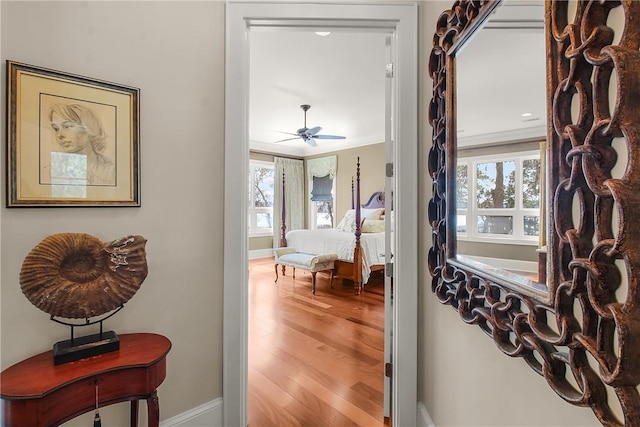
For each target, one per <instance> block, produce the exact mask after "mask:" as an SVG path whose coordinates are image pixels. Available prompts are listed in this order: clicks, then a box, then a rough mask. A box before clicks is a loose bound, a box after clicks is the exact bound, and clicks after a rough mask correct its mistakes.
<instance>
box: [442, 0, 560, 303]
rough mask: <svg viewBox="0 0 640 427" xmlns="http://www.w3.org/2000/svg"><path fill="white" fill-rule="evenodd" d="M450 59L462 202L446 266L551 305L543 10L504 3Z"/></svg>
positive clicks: (534, 5) (541, 3)
mask: <svg viewBox="0 0 640 427" xmlns="http://www.w3.org/2000/svg"><path fill="white" fill-rule="evenodd" d="M496 46H501V49H496V48H495V47H496ZM505 51H506V52H509V55H505V54H504V52H505ZM449 56H450V58H452V60H453V61H455V94H456V95H455V96H456V102H455V118H456V140H455V144H452V145H455V153H452V154H454V155H455V156H456V170H455V177H456V179H455V189H456V193H455V198H453V197H452V198H451V200H450V201H449V205H451V206H453V204H454V202H455V209H452V210H454V220H455V221H456V226H455V231H456V234H455V236H453V238H455V239H456V241H457V245H456V253H455V254H449V256H450V257H451V258H453V259H455V260H456V261H457V262H459V263H461V264H462V265H465V266H466V267H467V268H470V269H476V270H482V271H491V273H492V274H493V275H494V276H496V277H499V278H500V279H502V280H504V281H505V282H506V283H510V284H511V286H513V287H515V288H516V289H520V288H522V289H523V291H528V292H530V293H531V294H532V296H536V297H541V298H543V299H545V297H546V296H547V295H548V292H547V287H546V235H545V230H546V228H545V227H544V224H545V221H544V219H545V203H544V199H543V197H544V193H543V192H542V191H541V190H542V187H541V185H540V184H541V182H544V179H543V178H544V175H543V173H544V164H545V152H546V139H547V135H546V133H547V126H546V125H547V119H546V114H547V112H546V99H547V92H546V91H547V89H546V61H545V57H546V53H545V39H544V1H543V0H540V1H527V2H521V1H517V2H514V1H509V0H507V1H504V2H502V3H501V4H499V5H498V6H497V7H496V8H495V9H493V11H492V12H491V13H490V14H489V16H488V17H487V19H486V20H485V21H484V23H483V25H481V26H480V27H479V28H478V29H477V30H476V31H475V32H474V34H473V37H471V38H470V39H469V40H467V41H466V43H464V44H463V45H460V46H459V47H458V48H457V49H455V51H454V52H451V53H450V55H449ZM479 82H481V83H480V84H479ZM487 100H491V102H487ZM452 151H453V150H452ZM450 196H452V195H450Z"/></svg>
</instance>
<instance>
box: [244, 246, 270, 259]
mask: <svg viewBox="0 0 640 427" xmlns="http://www.w3.org/2000/svg"><path fill="white" fill-rule="evenodd" d="M272 256H273V248H269V249H256V250H253V251H249V259H256V258H269V257H272Z"/></svg>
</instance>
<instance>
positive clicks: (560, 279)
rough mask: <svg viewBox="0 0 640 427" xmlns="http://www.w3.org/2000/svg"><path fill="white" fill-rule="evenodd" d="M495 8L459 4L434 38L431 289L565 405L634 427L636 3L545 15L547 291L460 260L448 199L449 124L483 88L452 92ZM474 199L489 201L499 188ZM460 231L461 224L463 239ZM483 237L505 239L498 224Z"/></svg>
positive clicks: (561, 5)
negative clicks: (527, 368) (468, 98)
mask: <svg viewBox="0 0 640 427" xmlns="http://www.w3.org/2000/svg"><path fill="white" fill-rule="evenodd" d="M507 1H508V0H507ZM521 3H531V2H528V1H524V2H521ZM499 6H500V2H499V1H487V2H475V1H456V2H455V3H454V4H453V6H452V8H451V9H450V10H446V11H444V12H443V13H442V14H441V15H440V17H439V19H438V21H437V25H436V30H435V34H434V37H433V48H432V51H431V55H430V57H429V73H430V76H431V78H432V80H433V92H432V99H431V103H430V105H429V117H428V119H429V122H430V123H431V126H432V128H433V138H432V139H433V144H432V147H431V149H430V151H429V158H428V167H429V174H430V176H431V178H432V181H433V187H432V189H433V191H432V198H431V200H430V201H429V207H428V214H429V221H430V223H431V225H432V230H433V231H432V246H431V248H430V250H429V254H428V259H427V262H428V266H429V271H430V273H431V276H432V281H431V288H432V291H433V293H434V295H435V297H436V298H438V300H439V301H440V302H442V303H443V304H448V305H451V306H452V307H453V308H455V309H456V311H457V312H458V313H459V315H460V316H461V318H462V320H463V321H464V322H466V323H469V324H475V325H477V326H479V327H480V329H481V330H482V331H483V332H485V333H486V334H487V335H489V336H490V337H491V338H492V339H493V340H494V343H495V344H496V346H497V347H498V348H499V349H500V350H501V351H502V352H503V353H505V354H507V355H509V356H511V357H521V358H522V359H523V360H524V361H525V362H526V363H527V364H528V365H529V366H530V367H531V368H532V369H533V371H534V372H536V373H537V374H539V375H542V376H544V377H545V379H546V381H547V383H548V384H549V385H550V387H551V388H552V389H553V390H554V391H555V392H556V393H557V394H558V395H559V396H560V397H561V398H563V399H564V400H566V401H567V402H569V403H572V404H575V405H579V406H586V407H590V408H591V409H592V411H593V413H594V415H595V416H596V417H597V419H598V421H600V422H601V423H602V424H603V425H611V426H614V425H616V426H617V425H638V424H640V393H638V385H639V384H640V359H638V357H637V354H638V352H640V322H639V321H638V319H640V303H639V302H638V298H637V295H638V293H639V290H640V289H638V287H639V284H640V250H638V247H639V246H638V245H639V243H638V242H640V225H639V224H640V218H639V217H638V214H637V212H640V102H638V99H640V85H639V83H638V82H640V52H639V47H640V26H638V25H637V22H638V20H640V2H636V1H627V2H610V1H607V2H593V1H586V0H584V1H583V0H578V1H573V2H566V1H557V0H550V1H545V4H544V8H545V13H544V17H545V18H544V22H545V26H544V28H545V29H544V37H545V65H546V98H545V105H546V117H547V131H546V145H545V146H544V151H545V156H544V162H542V163H541V164H542V165H544V168H546V172H545V171H543V170H542V169H541V171H540V174H541V176H543V177H544V179H543V180H541V181H540V187H541V189H542V192H543V195H542V196H541V197H540V200H541V202H544V203H540V205H541V206H544V208H545V211H546V212H545V213H544V214H543V216H544V217H545V218H546V220H545V221H542V220H541V221H540V224H541V225H542V226H545V227H546V232H544V236H545V239H544V241H543V242H541V243H545V244H546V246H547V249H548V251H547V253H546V262H543V263H542V264H541V266H542V267H546V268H545V272H546V276H547V277H546V280H545V281H544V285H546V286H543V287H539V288H536V286H529V285H527V284H526V283H523V281H522V280H521V279H520V277H523V275H511V274H509V273H510V272H509V271H508V270H507V269H496V268H490V267H488V265H487V264H483V265H479V266H478V265H475V264H474V263H473V262H471V261H468V260H465V259H464V256H465V255H464V254H461V253H459V252H458V247H459V246H461V245H460V242H461V241H462V240H461V241H460V242H459V241H458V231H459V230H458V225H459V224H460V222H458V221H457V218H458V208H459V207H460V206H459V204H458V207H456V202H457V201H459V200H456V195H458V190H461V189H464V185H462V187H461V186H460V185H458V183H457V180H458V175H457V167H458V164H457V159H458V154H459V153H460V152H461V151H463V150H464V149H463V148H462V145H461V144H459V143H461V142H462V141H463V139H464V137H463V136H462V135H463V134H464V133H465V132H466V129H465V128H464V127H462V126H467V125H466V124H464V125H462V124H463V123H464V120H465V119H464V118H463V117H459V116H458V115H457V114H456V111H458V110H460V111H464V108H463V107H460V104H461V103H463V102H465V101H464V97H465V96H468V93H470V92H472V91H474V90H476V89H479V88H480V87H481V86H483V85H486V84H487V82H486V80H484V79H482V78H476V79H475V81H474V82H472V83H471V85H470V86H469V87H468V88H464V86H463V87H460V86H459V85H457V83H458V82H457V74H456V71H457V68H460V67H462V66H463V64H462V63H460V62H459V60H460V59H461V58H463V57H464V55H466V54H469V51H472V50H473V49H475V48H474V42H475V41H476V40H475V38H476V37H481V35H480V33H479V32H478V31H482V30H480V28H481V27H482V25H483V23H485V22H486V21H487V22H490V17H491V16H492V14H493V13H494V10H495V11H496V13H498V12H497V11H498V9H496V8H497V7H499ZM493 49H494V50H495V52H496V53H497V54H498V55H499V56H500V57H503V58H514V57H515V54H516V53H517V51H518V50H521V49H523V47H522V46H519V47H511V48H510V47H509V46H508V43H507V42H505V41H504V40H498V41H494V46H493ZM489 65H493V64H487V66H489ZM503 70H504V69H503ZM507 73H513V71H511V72H507ZM511 77H512V76H511ZM516 77H519V76H516ZM519 84H520V85H521V86H522V87H525V86H526V85H527V82H526V81H522V80H520V82H519ZM463 85H464V84H463ZM503 86H504V85H503V83H500V87H503ZM463 92H464V93H463ZM495 101H496V99H495V97H494V96H490V97H488V99H487V95H485V99H484V100H483V102H484V105H489V104H492V103H494V102H495ZM458 107H460V108H458ZM518 112H519V113H522V112H520V111H518ZM494 115H495V114H494ZM459 124H460V126H458V125H459ZM459 130H462V131H463V132H460V133H458V131H459ZM485 133H486V132H485ZM476 154H477V153H476ZM491 156H492V157H490V158H489V159H490V160H491V159H493V161H488V160H484V159H482V161H481V162H480V164H483V165H484V164H488V165H486V166H482V168H483V169H481V171H483V172H484V173H485V174H487V175H490V174H493V175H495V178H494V179H493V181H494V182H495V181H499V179H498V178H497V176H498V174H499V172H498V170H497V169H498V168H499V167H501V168H502V172H501V173H502V175H503V181H502V185H503V188H506V187H507V186H508V185H509V182H508V179H507V181H506V183H505V181H504V176H505V170H506V169H507V168H508V167H511V166H507V165H506V164H502V166H496V164H497V163H498V162H497V161H496V160H495V158H494V154H493V153H492V154H491ZM460 158H462V156H461V157H460ZM491 163H493V166H491ZM523 164H524V163H523ZM473 168H474V170H476V171H477V165H475V166H473ZM492 168H493V169H492ZM509 174H510V172H508V173H507V174H506V175H507V176H508V175H509ZM470 175H471V174H470ZM516 179H517V178H514V180H516ZM522 179H523V180H524V178H522ZM523 182H524V181H523ZM484 187H485V190H487V191H485V193H489V192H491V191H493V194H494V199H495V198H496V197H495V194H496V193H497V192H499V190H498V188H497V187H498V185H497V184H493V185H485V186H484ZM468 188H469V187H467V191H468ZM476 198H477V197H476ZM469 200H470V198H468V200H467V201H469ZM501 202H504V200H502V201H501ZM485 208H486V207H485ZM485 213H487V216H498V215H495V214H494V213H493V212H485ZM485 219H486V218H485ZM470 223H471V220H469V219H467V221H466V222H465V226H467V225H468V224H470ZM473 223H474V224H477V219H476V218H474V219H473ZM514 223H515V221H514ZM500 226H502V228H499V227H500ZM492 227H494V228H493V230H496V229H498V230H500V229H502V230H504V229H508V227H506V228H505V226H504V221H503V223H502V224H499V223H498V222H497V221H496V222H494V224H492ZM495 227H498V228H495ZM514 228H515V226H514ZM492 234H499V233H495V232H494V233H492ZM541 246H543V245H541ZM540 282H541V281H540V280H538V281H537V282H536V283H538V284H541V285H542V283H540Z"/></svg>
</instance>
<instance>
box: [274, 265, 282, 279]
mask: <svg viewBox="0 0 640 427" xmlns="http://www.w3.org/2000/svg"><path fill="white" fill-rule="evenodd" d="M275 267H276V280H275V283H278V264H276V265H275ZM283 267H284V266H283ZM283 275H284V273H283Z"/></svg>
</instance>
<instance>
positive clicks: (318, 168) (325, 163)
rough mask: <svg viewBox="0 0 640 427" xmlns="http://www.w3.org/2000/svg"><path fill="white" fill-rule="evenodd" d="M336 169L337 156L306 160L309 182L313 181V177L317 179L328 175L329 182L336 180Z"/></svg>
mask: <svg viewBox="0 0 640 427" xmlns="http://www.w3.org/2000/svg"><path fill="white" fill-rule="evenodd" d="M337 169H338V157H337V156H327V157H320V158H318V159H310V160H307V175H308V177H309V178H308V179H309V181H311V180H312V179H313V177H314V176H316V177H318V178H322V177H323V176H327V175H329V178H330V179H331V180H333V179H335V178H336V170H337Z"/></svg>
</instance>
